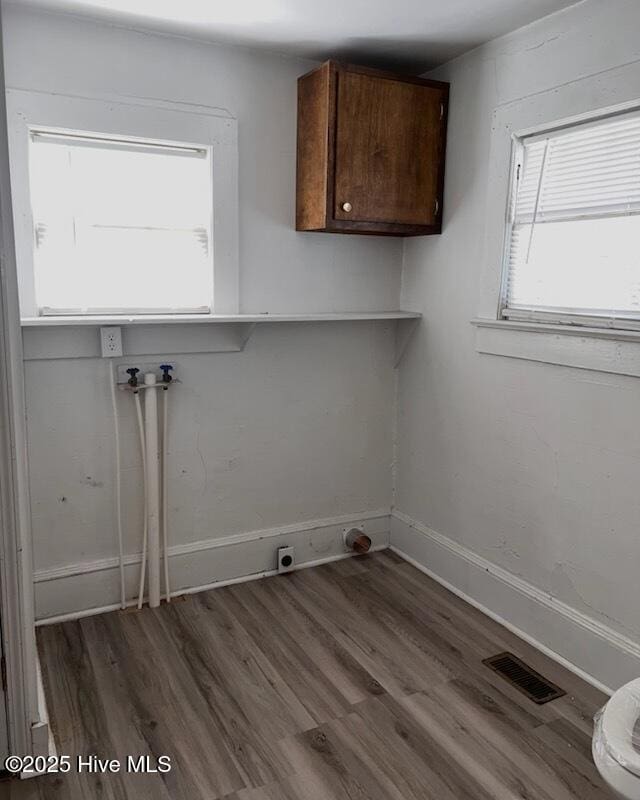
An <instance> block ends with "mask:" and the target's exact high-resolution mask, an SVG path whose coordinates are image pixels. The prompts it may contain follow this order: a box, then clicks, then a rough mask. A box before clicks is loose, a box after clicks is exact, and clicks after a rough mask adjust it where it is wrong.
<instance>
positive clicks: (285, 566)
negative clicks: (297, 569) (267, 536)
mask: <svg viewBox="0 0 640 800" xmlns="http://www.w3.org/2000/svg"><path fill="white" fill-rule="evenodd" d="M294 566H295V558H294V552H293V547H291V546H288V547H279V548H278V572H291V570H292V569H293V568H294Z"/></svg>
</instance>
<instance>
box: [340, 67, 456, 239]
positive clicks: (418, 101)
mask: <svg viewBox="0 0 640 800" xmlns="http://www.w3.org/2000/svg"><path fill="white" fill-rule="evenodd" d="M444 102H445V93H444V91H443V89H441V88H438V87H431V86H424V85H420V84H419V83H410V82H403V81H397V80H392V79H387V78H384V77H377V76H372V75H367V74H363V73H358V72H346V71H344V72H340V73H339V75H338V97H337V120H336V144H335V159H336V160H335V187H334V198H333V200H334V218H335V219H336V220H345V221H347V220H353V221H354V222H392V223H393V222H395V223H402V224H407V225H433V224H435V222H436V218H437V207H436V202H437V201H438V192H439V188H440V172H441V170H442V168H443V165H442V163H441V160H442V158H441V156H442V150H443V147H442V145H443V135H444V125H443V122H442V117H443V116H444V110H445V109H444V105H443V103H444Z"/></svg>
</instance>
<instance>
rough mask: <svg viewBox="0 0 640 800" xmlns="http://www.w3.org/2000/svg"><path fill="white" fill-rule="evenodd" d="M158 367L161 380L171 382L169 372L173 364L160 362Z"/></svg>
mask: <svg viewBox="0 0 640 800" xmlns="http://www.w3.org/2000/svg"><path fill="white" fill-rule="evenodd" d="M160 369H161V370H162V382H163V383H171V381H172V380H173V377H172V376H171V374H170V373H171V370H172V369H173V366H172V365H171V364H160Z"/></svg>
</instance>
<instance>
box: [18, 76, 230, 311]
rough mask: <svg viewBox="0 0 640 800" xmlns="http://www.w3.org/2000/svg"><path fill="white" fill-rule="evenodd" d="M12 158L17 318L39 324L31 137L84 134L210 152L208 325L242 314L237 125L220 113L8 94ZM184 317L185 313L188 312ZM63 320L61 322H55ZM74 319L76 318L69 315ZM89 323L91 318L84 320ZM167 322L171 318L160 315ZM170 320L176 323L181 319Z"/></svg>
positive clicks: (152, 104)
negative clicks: (210, 288) (210, 296)
mask: <svg viewBox="0 0 640 800" xmlns="http://www.w3.org/2000/svg"><path fill="white" fill-rule="evenodd" d="M7 114H8V124H9V152H10V166H11V182H12V192H13V213H14V224H15V228H16V257H17V264H18V282H19V294H20V313H21V317H22V318H23V319H24V318H29V319H33V318H42V319H47V317H46V316H43V315H41V314H40V312H39V309H38V307H37V305H36V298H35V280H34V276H35V273H34V241H33V218H32V213H31V199H30V189H29V147H30V134H31V131H32V130H37V129H45V130H50V131H55V130H58V131H83V132H88V133H99V134H101V135H103V136H108V137H113V138H121V139H132V140H135V139H139V140H142V141H144V142H150V143H152V142H157V143H168V144H174V145H175V144H179V145H185V146H191V147H198V148H207V149H208V150H209V152H210V153H211V170H212V187H213V202H212V211H213V220H212V242H211V246H212V256H213V265H212V268H213V284H214V297H213V303H212V307H211V310H210V312H209V313H208V314H207V313H202V314H200V316H201V317H202V319H203V320H206V319H207V318H208V317H211V316H215V315H218V314H237V313H238V311H239V270H238V146H237V121H236V120H235V119H234V118H233V117H231V116H230V115H228V114H226V113H224V112H222V111H221V110H219V109H210V108H207V107H204V106H192V105H188V104H176V103H169V102H166V101H161V100H157V101H156V100H148V101H147V100H143V99H138V98H133V99H130V98H121V97H117V96H116V97H110V96H109V97H102V98H91V99H89V98H84V97H76V96H71V95H52V94H47V93H40V92H28V91H23V90H19V89H9V90H8V91H7ZM185 313H187V312H185ZM56 316H59V315H56ZM69 316H70V317H71V316H75V315H71V314H70V315H69ZM83 316H86V317H90V316H91V315H89V314H86V315H83ZM152 316H153V314H149V313H141V314H136V313H131V312H130V311H123V312H122V313H117V314H113V317H114V319H118V317H122V318H123V320H124V319H132V318H133V319H138V318H140V319H150V318H151V317H152ZM163 316H167V315H166V314H163ZM169 316H174V317H175V318H179V317H181V316H183V313H182V312H179V311H176V312H174V313H173V314H171V315H169Z"/></svg>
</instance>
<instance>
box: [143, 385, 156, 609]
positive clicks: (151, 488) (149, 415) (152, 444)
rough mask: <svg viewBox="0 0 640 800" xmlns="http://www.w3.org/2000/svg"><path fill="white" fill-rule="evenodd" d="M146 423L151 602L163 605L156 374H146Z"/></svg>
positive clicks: (148, 549) (153, 605) (153, 604)
mask: <svg viewBox="0 0 640 800" xmlns="http://www.w3.org/2000/svg"><path fill="white" fill-rule="evenodd" d="M144 383H145V386H146V387H148V388H147V391H145V393H144V427H145V437H144V438H145V445H146V451H147V453H146V455H147V458H146V461H147V542H148V544H147V551H148V559H149V606H150V607H151V608H156V607H157V606H159V605H160V475H159V470H158V397H157V392H156V389H155V388H154V387H155V385H156V376H155V373H153V372H146V373H145V376H144Z"/></svg>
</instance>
